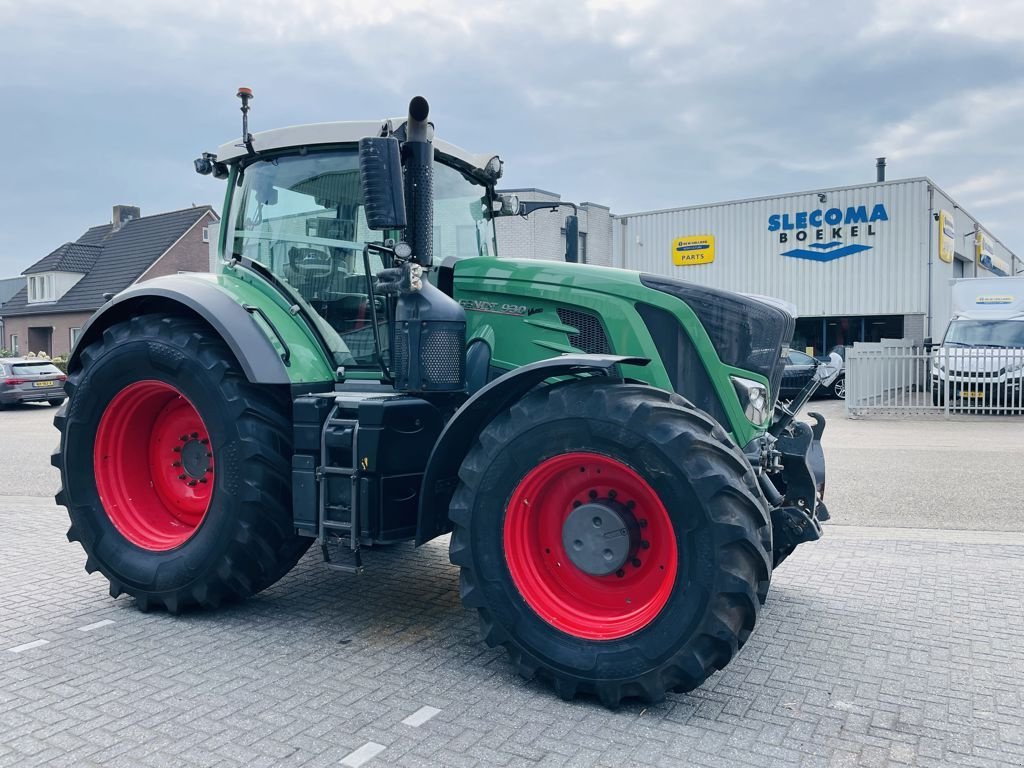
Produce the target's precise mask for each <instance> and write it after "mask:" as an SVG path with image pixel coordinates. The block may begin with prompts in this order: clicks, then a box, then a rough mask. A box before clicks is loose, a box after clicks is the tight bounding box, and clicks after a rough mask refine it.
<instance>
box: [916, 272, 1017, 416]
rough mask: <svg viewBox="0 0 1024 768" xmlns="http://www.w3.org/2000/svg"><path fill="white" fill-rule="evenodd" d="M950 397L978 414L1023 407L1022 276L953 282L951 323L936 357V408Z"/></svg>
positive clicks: (951, 401) (934, 382) (978, 278)
mask: <svg viewBox="0 0 1024 768" xmlns="http://www.w3.org/2000/svg"><path fill="white" fill-rule="evenodd" d="M928 341H929V340H927V339H926V340H925V343H926V345H927V344H928ZM947 398H948V399H949V402H950V403H951V404H953V403H957V404H959V405H964V406H971V407H976V408H978V409H979V410H990V409H992V408H995V407H1010V408H1013V409H1015V410H1016V409H1021V408H1022V406H1024V399H1022V398H1024V277H975V278H965V279H962V280H955V281H953V319H952V320H950V321H949V327H947V328H946V333H945V335H944V336H943V337H942V343H941V344H939V345H938V346H937V347H934V348H933V355H932V403H934V404H935V405H943V404H944V403H945V401H946V399H947Z"/></svg>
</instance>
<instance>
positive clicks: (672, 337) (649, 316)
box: [636, 304, 731, 429]
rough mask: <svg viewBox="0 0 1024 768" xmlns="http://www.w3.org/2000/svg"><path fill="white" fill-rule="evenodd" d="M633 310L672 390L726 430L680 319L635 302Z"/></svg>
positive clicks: (727, 425)
mask: <svg viewBox="0 0 1024 768" xmlns="http://www.w3.org/2000/svg"><path fill="white" fill-rule="evenodd" d="M636 311H637V312H638V313H639V315H640V317H641V318H642V319H643V321H644V325H646V326H647V331H648V332H649V333H650V334H651V340H652V341H654V346H655V347H657V349H658V354H659V355H660V356H661V362H662V365H664V366H665V372H666V373H667V374H668V378H669V381H671V382H672V389H674V390H675V391H676V392H677V393H678V394H680V395H682V396H683V397H685V398H686V399H687V400H689V401H690V402H691V403H693V404H694V405H696V406H697V407H698V408H700V409H701V410H703V411H704V412H705V413H708V414H710V415H711V416H712V417H713V418H714V419H715V421H717V422H718V423H719V424H721V425H723V426H724V427H725V428H726V429H731V426H730V422H729V419H728V417H727V416H726V415H725V408H724V407H723V406H722V401H721V400H720V399H719V398H718V394H717V392H716V391H715V388H714V386H713V385H712V383H711V377H710V376H709V375H708V372H707V370H706V369H705V368H704V363H703V362H702V361H701V359H700V355H699V354H698V352H697V349H696V348H695V347H694V346H693V341H692V340H691V339H690V336H689V334H687V333H686V329H685V328H683V326H682V324H681V323H680V322H679V318H677V317H676V316H675V315H673V314H672V313H671V312H669V311H667V310H664V309H662V308H661V307H655V306H653V305H651V304H637V305H636Z"/></svg>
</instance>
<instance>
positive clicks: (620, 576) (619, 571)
mask: <svg viewBox="0 0 1024 768" xmlns="http://www.w3.org/2000/svg"><path fill="white" fill-rule="evenodd" d="M615 575H616V576H618V577H619V578H620V579H621V578H622V577H623V576H625V575H626V572H625V571H624V570H622V569H621V568H619V570H617V571H616V572H615Z"/></svg>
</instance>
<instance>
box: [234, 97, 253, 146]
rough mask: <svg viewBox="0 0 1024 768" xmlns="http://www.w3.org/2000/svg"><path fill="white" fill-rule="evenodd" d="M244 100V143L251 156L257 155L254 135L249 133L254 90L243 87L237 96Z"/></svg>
mask: <svg viewBox="0 0 1024 768" xmlns="http://www.w3.org/2000/svg"><path fill="white" fill-rule="evenodd" d="M235 95H236V96H237V97H238V98H240V99H241V100H242V143H243V144H244V145H245V148H246V149H247V150H248V151H249V154H250V155H255V154H256V150H255V149H253V148H252V134H251V133H249V109H250V107H249V102H250V101H252V98H253V96H252V88H246V87H245V86H242V87H240V88H239V89H238V93H236V94H235Z"/></svg>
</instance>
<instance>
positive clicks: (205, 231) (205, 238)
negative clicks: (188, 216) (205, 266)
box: [203, 227, 210, 243]
mask: <svg viewBox="0 0 1024 768" xmlns="http://www.w3.org/2000/svg"><path fill="white" fill-rule="evenodd" d="M203 242H204V243H208V242H210V228H209V227H203Z"/></svg>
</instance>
